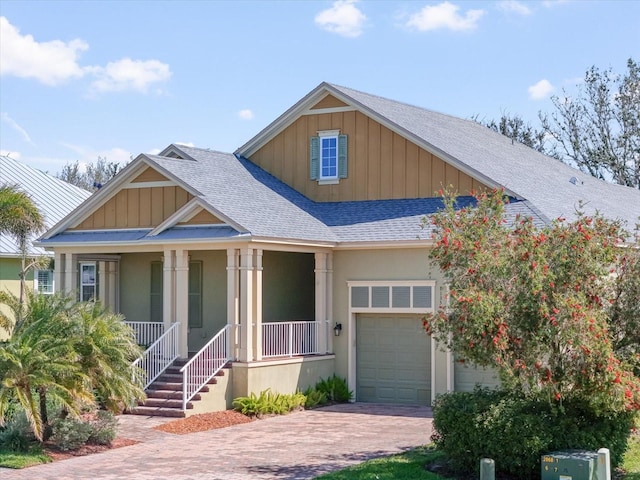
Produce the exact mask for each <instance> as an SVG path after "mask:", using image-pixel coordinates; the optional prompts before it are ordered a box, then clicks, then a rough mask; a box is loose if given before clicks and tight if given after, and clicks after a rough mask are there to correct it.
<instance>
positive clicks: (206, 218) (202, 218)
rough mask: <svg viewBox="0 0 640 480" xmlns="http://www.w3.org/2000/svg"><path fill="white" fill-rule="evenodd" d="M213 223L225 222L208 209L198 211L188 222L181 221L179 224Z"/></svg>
mask: <svg viewBox="0 0 640 480" xmlns="http://www.w3.org/2000/svg"><path fill="white" fill-rule="evenodd" d="M212 223H224V222H222V220H220V219H219V218H218V217H215V216H213V215H212V214H210V213H209V212H207V211H206V210H201V211H200V212H198V213H196V214H195V215H194V216H193V217H192V218H190V219H189V221H187V222H180V223H179V224H178V225H210V224H212Z"/></svg>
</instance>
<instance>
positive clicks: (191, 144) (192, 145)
mask: <svg viewBox="0 0 640 480" xmlns="http://www.w3.org/2000/svg"><path fill="white" fill-rule="evenodd" d="M174 143H175V144H176V145H183V146H185V147H192V148H193V147H195V145H194V143H193V142H174Z"/></svg>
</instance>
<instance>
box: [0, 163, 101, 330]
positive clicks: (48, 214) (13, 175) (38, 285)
mask: <svg viewBox="0 0 640 480" xmlns="http://www.w3.org/2000/svg"><path fill="white" fill-rule="evenodd" d="M5 184H8V185H17V186H18V187H19V188H20V189H22V190H23V191H24V192H26V193H27V194H29V196H30V197H31V199H32V200H33V201H34V203H35V204H36V206H37V207H38V209H39V210H40V212H41V213H42V215H43V217H44V223H45V227H46V228H51V227H52V226H53V225H55V224H56V223H58V222H59V221H60V220H62V219H63V218H64V217H65V216H66V215H67V214H68V213H69V212H71V211H72V210H73V209H74V208H76V207H77V206H78V205H80V204H81V203H82V202H83V201H84V200H86V199H87V198H88V197H89V196H90V195H91V193H90V192H87V191H86V190H83V189H82V188H78V187H76V186H74V185H71V184H69V183H67V182H64V181H63V180H60V179H59V178H56V177H54V176H52V175H49V174H47V173H44V172H42V171H40V170H37V169H35V168H32V167H29V166H27V165H25V164H23V163H21V162H19V161H17V160H14V159H13V158H10V157H8V156H4V155H0V185H5ZM28 248H29V250H28V254H29V256H31V257H39V256H49V257H53V254H52V253H51V252H49V251H47V250H45V249H43V248H42V247H36V246H33V245H29V246H28ZM20 259H21V252H20V248H19V245H18V243H17V242H16V240H15V238H13V237H11V236H9V235H7V234H2V235H0V291H8V292H10V293H13V294H15V295H18V294H19V292H20V268H21V266H20V265H21V262H20ZM26 279H27V282H28V283H27V286H28V287H29V288H32V289H33V290H36V291H39V292H41V293H44V294H50V293H53V292H54V289H55V283H54V281H53V270H52V269H44V270H35V271H34V270H30V271H29V272H28V274H27V277H26ZM0 308H5V307H3V306H0ZM3 333H4V332H2V331H0V338H2V337H1V336H2V335H3Z"/></svg>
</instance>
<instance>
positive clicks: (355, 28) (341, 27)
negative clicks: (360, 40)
mask: <svg viewBox="0 0 640 480" xmlns="http://www.w3.org/2000/svg"><path fill="white" fill-rule="evenodd" d="M356 3H357V0H337V1H336V2H333V6H332V7H331V8H327V9H326V10H323V11H321V12H320V13H318V14H317V15H316V18H315V22H316V25H318V26H319V27H320V28H322V29H324V30H327V31H328V32H331V33H337V34H338V35H342V36H343V37H352V38H353V37H359V36H360V35H362V27H363V26H364V23H365V21H366V20H367V16H366V15H365V14H364V13H362V11H361V10H360V9H359V8H358V7H356V5H355V4H356Z"/></svg>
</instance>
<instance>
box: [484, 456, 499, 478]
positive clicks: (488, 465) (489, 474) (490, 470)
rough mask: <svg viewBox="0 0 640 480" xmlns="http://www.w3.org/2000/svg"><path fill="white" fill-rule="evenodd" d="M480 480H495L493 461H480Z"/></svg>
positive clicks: (487, 459) (485, 459) (494, 464)
mask: <svg viewBox="0 0 640 480" xmlns="http://www.w3.org/2000/svg"><path fill="white" fill-rule="evenodd" d="M480 480H496V462H495V461H494V460H493V459H491V458H483V459H482V460H480Z"/></svg>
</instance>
